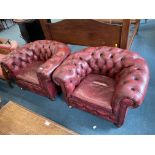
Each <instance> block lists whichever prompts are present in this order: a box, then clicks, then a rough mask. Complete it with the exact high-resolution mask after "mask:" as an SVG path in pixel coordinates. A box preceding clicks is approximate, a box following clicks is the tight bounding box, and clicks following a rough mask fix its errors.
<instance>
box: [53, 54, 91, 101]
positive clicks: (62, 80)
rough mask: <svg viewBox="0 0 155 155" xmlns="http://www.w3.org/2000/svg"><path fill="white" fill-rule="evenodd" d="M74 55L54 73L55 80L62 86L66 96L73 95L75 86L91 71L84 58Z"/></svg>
mask: <svg viewBox="0 0 155 155" xmlns="http://www.w3.org/2000/svg"><path fill="white" fill-rule="evenodd" d="M73 57H74V54H72V55H70V56H69V57H68V58H67V59H66V60H65V61H64V63H63V64H62V65H61V66H60V67H58V68H57V69H56V70H55V72H54V74H53V80H54V82H55V83H57V84H58V85H60V86H61V88H62V91H63V93H64V95H65V97H66V98H67V97H70V96H71V94H72V93H73V91H74V89H75V87H76V86H77V85H78V84H79V83H80V81H81V80H82V79H83V78H84V77H86V76H87V75H88V74H89V73H90V72H91V69H90V67H89V65H88V64H87V63H86V62H85V61H84V60H79V59H77V58H75V59H74V58H73Z"/></svg>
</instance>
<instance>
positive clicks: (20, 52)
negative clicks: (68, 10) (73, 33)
mask: <svg viewBox="0 0 155 155" xmlns="http://www.w3.org/2000/svg"><path fill="white" fill-rule="evenodd" d="M64 48H65V49H66V48H67V49H68V47H67V46H66V45H65V44H63V43H60V42H56V41H51V40H38V41H35V42H32V43H29V44H26V45H24V46H23V47H21V48H18V49H16V50H14V51H12V52H11V53H10V54H8V55H7V56H6V57H5V59H4V60H3V61H2V66H4V67H6V68H8V69H9V70H10V72H12V74H13V75H16V74H18V72H19V71H20V69H22V68H24V67H26V66H27V64H28V63H31V62H34V61H46V60H48V59H49V58H51V57H52V56H54V55H59V53H60V52H61V51H62V50H64Z"/></svg>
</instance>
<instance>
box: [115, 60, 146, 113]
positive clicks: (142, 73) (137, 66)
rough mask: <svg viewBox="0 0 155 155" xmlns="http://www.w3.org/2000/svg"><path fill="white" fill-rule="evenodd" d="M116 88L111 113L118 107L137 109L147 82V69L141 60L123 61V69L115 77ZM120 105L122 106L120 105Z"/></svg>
mask: <svg viewBox="0 0 155 155" xmlns="http://www.w3.org/2000/svg"><path fill="white" fill-rule="evenodd" d="M116 82H117V84H116V88H115V93H114V96H113V102H112V104H113V111H114V112H118V110H119V108H120V106H122V105H123V106H126V107H129V106H130V107H133V108H135V107H138V106H139V105H141V103H142V102H143V100H144V96H145V94H146V89H147V86H148V82H149V69H148V66H147V64H146V62H145V61H144V60H143V59H142V58H137V59H128V60H126V61H124V69H123V70H122V71H121V72H120V74H119V75H118V76H117V77H116ZM121 104H122V105H121Z"/></svg>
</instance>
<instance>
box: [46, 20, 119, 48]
mask: <svg viewBox="0 0 155 155" xmlns="http://www.w3.org/2000/svg"><path fill="white" fill-rule="evenodd" d="M47 29H48V30H49V31H50V33H51V36H52V39H54V40H57V41H61V42H64V43H70V44H77V45H86V46H101V45H107V46H115V44H117V45H118V46H119V44H120V37H121V26H118V25H110V24H104V23H101V22H98V21H95V20H91V19H68V20H67V19H66V20H62V21H60V22H57V23H48V24H47Z"/></svg>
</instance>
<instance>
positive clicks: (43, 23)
mask: <svg viewBox="0 0 155 155" xmlns="http://www.w3.org/2000/svg"><path fill="white" fill-rule="evenodd" d="M39 21H40V25H41V27H42V30H43V32H44V36H45V38H46V39H49V40H50V39H51V35H50V32H49V30H48V28H47V22H48V20H47V19H40V20H39Z"/></svg>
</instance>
